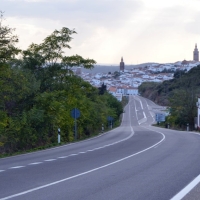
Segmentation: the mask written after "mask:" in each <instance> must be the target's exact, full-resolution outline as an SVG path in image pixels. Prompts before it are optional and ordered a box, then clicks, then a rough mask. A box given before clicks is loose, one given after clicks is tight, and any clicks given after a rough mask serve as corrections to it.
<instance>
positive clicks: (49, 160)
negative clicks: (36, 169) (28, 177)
mask: <svg viewBox="0 0 200 200" xmlns="http://www.w3.org/2000/svg"><path fill="white" fill-rule="evenodd" d="M54 160H56V159H48V160H44V161H46V162H51V161H54Z"/></svg>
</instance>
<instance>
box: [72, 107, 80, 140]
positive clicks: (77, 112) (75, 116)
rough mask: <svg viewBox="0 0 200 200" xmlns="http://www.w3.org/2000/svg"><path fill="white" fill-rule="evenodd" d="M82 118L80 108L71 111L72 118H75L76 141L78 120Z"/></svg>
mask: <svg viewBox="0 0 200 200" xmlns="http://www.w3.org/2000/svg"><path fill="white" fill-rule="evenodd" d="M80 116H81V112H80V110H79V109H78V108H73V109H72V110H71V117H72V118H74V136H75V140H76V139H77V122H76V119H78V118H79V117H80Z"/></svg>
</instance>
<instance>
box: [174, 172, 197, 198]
mask: <svg viewBox="0 0 200 200" xmlns="http://www.w3.org/2000/svg"><path fill="white" fill-rule="evenodd" d="M199 182H200V175H199V176H197V177H196V178H195V179H194V180H193V181H192V182H190V183H189V184H188V185H187V186H186V187H185V188H183V189H182V190H181V191H180V192H179V193H178V194H176V195H175V196H174V197H172V198H171V200H180V199H182V198H183V197H184V196H186V194H188V193H189V192H190V191H191V190H192V189H193V188H194V187H195V186H196V185H197V184H198V183H199Z"/></svg>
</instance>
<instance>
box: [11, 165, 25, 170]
mask: <svg viewBox="0 0 200 200" xmlns="http://www.w3.org/2000/svg"><path fill="white" fill-rule="evenodd" d="M22 167H25V166H16V167H10V168H9V169H19V168H22Z"/></svg>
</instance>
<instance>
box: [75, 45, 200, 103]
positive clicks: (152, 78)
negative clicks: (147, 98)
mask: <svg viewBox="0 0 200 200" xmlns="http://www.w3.org/2000/svg"><path fill="white" fill-rule="evenodd" d="M197 65H200V62H199V51H198V49H197V44H196V45H195V49H194V51H193V60H192V61H186V60H183V61H178V62H175V63H165V64H158V63H156V64H147V65H146V66H144V67H141V66H139V67H134V68H132V69H126V67H125V63H124V61H123V57H122V58H121V62H120V64H119V70H118V71H115V72H114V73H111V72H107V73H95V74H92V73H86V72H82V70H81V67H77V69H76V70H75V71H74V73H75V74H76V75H78V76H80V77H82V78H83V79H84V80H85V81H87V82H89V83H90V84H91V85H93V86H95V87H101V85H102V84H104V85H106V86H107V90H108V92H109V93H111V94H112V95H113V96H115V97H116V98H117V99H118V100H119V101H121V100H122V96H126V95H138V86H140V85H141V84H142V83H143V82H163V81H165V80H170V79H173V77H174V73H175V72H176V71H186V72H187V71H189V70H190V69H192V68H193V67H196V66H197Z"/></svg>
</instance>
